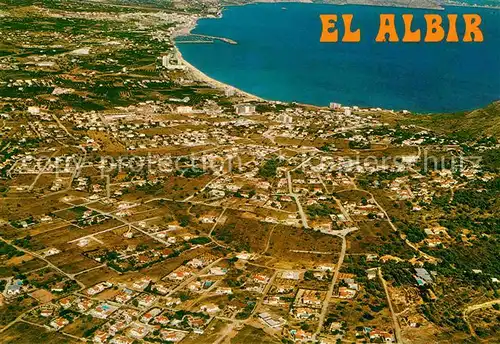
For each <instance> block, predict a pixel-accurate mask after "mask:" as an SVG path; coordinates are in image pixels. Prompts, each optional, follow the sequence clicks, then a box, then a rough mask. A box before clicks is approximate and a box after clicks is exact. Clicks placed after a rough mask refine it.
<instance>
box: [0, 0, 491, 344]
mask: <svg viewBox="0 0 500 344" xmlns="http://www.w3.org/2000/svg"><path fill="white" fill-rule="evenodd" d="M250 2H255V1H250V0H248V1H244V0H233V1H228V0H94V1H92V0H0V37H1V39H0V343H16V344H18V343H20V344H25V343H57V344H58V343H80V342H87V343H97V344H103V343H111V344H136V343H137V344H139V343H152V344H153V343H182V344H190V343H192V344H194V343H197V344H198V343H207V344H209V343H214V344H226V343H229V344H247V343H248V344H251V343H266V344H273V343H407V344H413V343H416V344H428V343H450V344H451V343H499V342H500V261H499V258H500V88H498V86H499V85H500V72H499V71H500V69H499V65H498V63H500V58H499V55H498V52H495V53H493V54H496V55H494V57H493V58H491V59H488V60H486V59H487V56H486V55H485V56H482V54H479V53H478V51H472V53H471V54H475V56H476V58H477V59H478V62H477V63H472V64H474V65H475V67H474V68H482V69H483V70H485V71H486V72H485V74H484V75H481V76H480V78H478V80H473V81H470V84H469V85H468V86H463V85H465V84H467V83H466V82H465V81H460V80H458V81H457V80H456V79H453V83H456V85H457V88H460V90H457V91H455V90H453V89H447V90H443V93H442V94H441V93H439V92H441V91H440V90H439V88H443V87H441V86H440V87H439V88H437V89H436V91H434V90H433V91H432V92H429V93H432V94H429V97H433V98H432V99H431V100H428V101H425V100H424V99H423V98H419V97H423V96H424V94H423V93H422V92H420V89H419V88H416V87H419V86H418V85H417V86H413V85H412V86H411V88H412V89H413V90H416V91H415V92H414V93H415V94H414V98H411V99H412V102H410V101H408V99H409V98H405V97H406V95H408V94H413V93H412V90H411V89H409V90H402V89H401V88H400V86H398V87H397V89H395V90H390V89H389V87H388V86H387V87H388V88H387V89H385V88H384V87H385V86H384V84H377V85H376V86H374V87H371V88H367V89H366V90H360V92H364V93H363V95H362V96H359V97H360V98H363V100H360V101H359V102H358V103H355V99H356V98H355V97H354V96H352V94H347V93H346V98H344V99H345V100H344V99H343V98H342V94H340V93H339V94H338V95H337V94H336V93H332V94H335V97H331V98H330V99H329V101H326V100H325V101H323V99H317V101H316V98H314V97H316V96H317V95H318V94H320V93H321V91H322V90H318V92H319V93H314V94H312V93H308V92H307V89H308V87H309V86H308V85H309V83H311V84H313V83H314V81H311V80H309V79H307V78H306V77H304V74H301V75H300V77H297V78H298V79H300V80H301V81H298V82H295V83H294V82H291V81H288V79H286V80H285V79H281V76H280V77H278V76H275V75H274V76H273V77H269V83H267V82H265V81H264V80H263V79H262V78H263V76H262V75H263V74H261V73H262V70H264V69H266V68H269V69H272V68H274V67H273V66H272V65H273V64H271V63H270V64H269V66H266V64H265V63H262V62H259V61H260V60H259V61H256V60H255V59H252V58H251V57H249V56H246V55H245V56H243V57H242V55H237V53H236V52H237V51H239V50H237V49H244V47H243V45H244V44H250V43H248V42H249V40H250V38H248V37H247V33H240V35H239V36H238V37H237V38H238V39H236V38H235V37H236V36H234V37H233V36H232V35H231V34H230V33H228V34H227V35H224V36H222V35H214V34H213V33H212V32H215V30H213V31H210V27H209V26H210V25H220V23H221V21H223V20H224V19H222V17H223V16H224V13H225V11H226V10H227V11H228V19H227V20H234V19H231V18H234V13H236V12H231V11H237V12H238V13H242V11H269V12H273V13H275V12H276V13H279V14H280V15H283V16H285V15H291V16H295V13H298V10H299V9H301V10H302V9H303V8H307V9H309V8H311V9H312V8H315V6H321V7H319V9H320V11H323V12H325V11H330V12H332V11H334V10H337V11H340V10H339V8H342V6H339V5H342V4H345V3H347V4H349V5H348V6H351V5H352V6H358V7H359V8H362V9H361V10H360V11H371V9H375V10H376V11H379V8H380V6H370V5H374V4H375V5H382V6H386V7H385V9H384V10H383V11H386V12H387V11H391V10H390V8H392V7H394V8H396V7H397V8H398V11H400V10H401V7H408V6H411V7H412V10H413V9H415V10H416V11H417V10H419V11H420V10H423V9H429V10H431V9H432V10H435V11H439V10H440V9H439V8H440V7H441V6H444V4H447V6H448V5H450V6H453V7H452V11H455V12H457V13H462V12H464V11H465V12H467V13H469V12H477V13H481V14H482V18H483V22H484V25H485V29H484V30H485V31H484V36H485V44H488V39H489V38H490V39H489V41H490V42H492V41H494V40H495V39H496V41H494V42H498V36H495V37H492V36H493V35H497V34H498V33H499V31H498V22H495V24H494V26H495V28H496V29H495V30H496V31H494V32H493V34H490V36H488V32H486V30H487V29H488V18H490V17H491V18H496V19H498V15H499V14H500V10H499V9H498V7H499V6H498V5H499V4H498V2H497V1H496V0H491V1H489V0H484V1H481V0H477V1H475V2H474V1H472V0H462V1H438V0H418V1H417V0H415V1H408V0H405V1H400V0H384V1H380V2H379V1H375V0H366V1H363V0H360V1H323V2H326V3H330V5H318V4H289V3H286V4H285V3H284V2H281V1H266V2H268V3H267V4H258V5H255V4H253V5H250V6H239V5H246V4H247V3H250ZM275 2H279V4H276V3H275ZM297 2H317V1H297ZM408 3H410V4H408ZM325 6H326V7H325ZM328 6H332V7H328ZM468 6H474V8H472V7H468ZM358 7H353V8H354V9H356V8H358ZM495 7H496V8H495ZM227 8H229V9H227ZM235 8H237V9H235ZM476 8H477V10H476ZM406 10H410V9H408V8H407V9H406ZM351 11H353V10H351ZM231 13H233V14H231ZM252 13H254V12H252ZM377 13H378V12H377ZM398 13H399V12H398ZM314 16H315V17H316V14H314ZM242 20H243V19H242ZM253 20H254V21H257V22H259V23H258V24H259V25H269V21H267V23H262V22H266V20H263V19H255V18H254V19H253ZM283 20H285V19H283ZM357 20H358V21H359V20H360V19H359V18H358V19H357ZM207 21H208V22H207ZM211 23H219V24H211ZM198 24H199V25H200V27H199V28H198V29H196V30H201V29H203V28H205V29H206V30H207V31H206V32H207V33H206V34H205V33H201V32H198V31H196V33H193V30H195V28H196V27H197V25H198ZM316 24H317V25H318V27H315V28H316V29H318V28H319V29H318V30H317V31H315V32H313V35H314V37H315V39H317V42H316V41H315V42H314V44H318V46H319V44H320V43H319V39H320V26H321V22H320V20H319V17H318V18H317V22H316V21H315V22H314V25H316ZM228 25H229V24H228ZM353 25H354V24H353ZM489 25H491V21H490V24H489ZM251 30H253V28H252V29H251ZM297 30H300V28H298V29H297ZM375 33H376V32H375ZM240 36H241V37H240ZM261 42H262V41H261ZM277 44H279V43H277ZM458 44H460V46H459V47H460V49H483V48H480V47H479V43H470V44H469V45H467V43H458ZM462 44H463V45H462ZM265 46H266V45H265V44H264V43H261V45H259V47H261V49H260V48H259V53H262V52H265V51H266V50H265V49H266V48H265ZM444 46H446V44H443V45H441V47H444ZM485 46H487V45H485ZM321 47H324V45H322V46H321ZM350 47H352V45H351V46H349V47H348V49H351V48H350ZM436 47H437V45H434V46H432V47H431V48H430V49H435V48H436ZM413 48H414V46H413ZM413 48H410V49H413ZM496 48H498V45H497V46H496ZM198 49H199V50H198ZM205 49H212V50H205ZM215 49H220V50H215ZM227 49H234V50H227ZM311 49H312V48H311ZM318 49H335V48H334V47H332V46H331V45H330V46H327V47H326V48H318ZM339 49H340V48H339ZM422 49H424V48H422ZM209 51H210V53H211V54H212V57H208V55H206V54H208V52H209ZM228 51H229V52H228ZM231 51H232V53H231ZM329 51H330V50H329ZM219 52H220V55H218V54H219ZM233 53H234V56H237V57H234V59H235V60H236V59H237V60H238V61H239V62H238V61H237V62H238V63H241V64H243V63H244V64H251V65H252V70H250V69H249V70H246V71H242V72H238V73H246V76H243V74H241V75H240V74H238V75H235V74H234V73H236V72H235V71H233V70H231V71H230V73H229V74H231V75H228V76H227V79H226V78H225V77H222V73H223V72H224V70H226V71H227V70H230V68H231V66H229V62H228V64H227V68H228V69H224V66H218V65H217V64H216V62H217V60H218V59H220V61H226V60H227V59H229V58H230V57H231V54H233ZM431 53H434V52H431ZM245 54H246V53H245ZM389 54H391V55H393V54H394V53H393V52H389ZM464 54H465V53H464ZM376 55H377V54H374V57H372V56H371V55H367V57H369V58H370V59H371V58H373V59H375V58H376ZM315 56H316V55H315ZM346 56H347V55H346ZM349 56H351V55H349ZM297 58H299V57H297ZM465 58H467V59H469V58H470V57H469V56H465ZM482 58H484V59H485V60H484V61H485V62H481V61H483V60H481V59H482ZM203 59H205V60H204V61H205V62H206V61H209V62H206V63H207V65H206V66H205V67H206V69H204V68H199V67H200V66H201V64H203V63H205V62H204V61H201V60H203ZM290 59H291V57H290ZM457 59H458V57H457ZM228 61H229V60H228ZM453 61H454V59H449V60H446V62H445V64H448V65H450V68H452V67H453V66H452V65H453ZM486 61H488V62H486ZM491 61H493V62H491ZM492 63H497V64H496V65H494V64H492ZM195 66H197V67H195ZM233 67H234V66H233ZM240 67H241V65H240V64H238V65H237V66H236V67H235V68H236V69H238V68H240ZM375 67H376V66H375ZM375 67H374V68H375ZM455 67H456V68H458V69H461V70H464V73H466V71H465V69H466V67H464V65H457V66H455ZM309 68H311V74H310V75H313V73H314V72H313V71H312V68H313V66H305V69H306V70H308V69H309ZM345 68H350V67H349V66H348V65H346V66H345ZM398 68H399V67H398ZM439 68H442V67H439ZM471 68H473V67H471ZM382 69H383V68H382V67H380V68H379V70H378V72H380V73H382V72H383V71H382ZM295 72H296V73H298V71H295ZM280 73H281V72H280ZM290 73H292V72H290ZM339 73H340V72H339ZM349 73H352V71H350V70H349ZM364 73H368V71H365V72H364ZM397 73H404V72H403V71H398V72H397ZM416 73H421V71H416ZM433 73H434V74H436V73H439V71H436V70H434V71H433ZM474 73H476V72H475V71H474ZM443 74H446V73H443ZM448 74H451V73H448ZM448 74H447V75H446V76H444V77H443V78H448V77H449V75H448ZM209 75H210V76H209ZM280 75H281V74H280ZM339 75H340V74H339ZM401 75H403V74H401ZM421 75H422V79H423V78H425V77H426V76H425V75H424V74H421ZM466 75H467V74H466ZM218 76H221V78H218ZM252 76H255V77H258V78H260V79H261V82H260V83H258V85H257V84H256V83H255V84H254V86H252V85H250V84H251V83H252V82H253V81H252V80H253V79H251V77H252ZM233 77H234V79H235V80H236V79H238V80H239V81H241V84H238V83H237V82H236V81H235V84H232V83H230V82H229V81H228V80H233V79H231V78H233ZM468 77H469V76H467V78H468ZM283 78H284V77H283ZM370 78H374V76H373V75H371V74H370ZM450 78H451V76H450ZM488 78H490V79H488ZM271 79H272V80H271ZM415 79H418V78H415ZM450 80H451V79H450ZM357 81H359V82H360V83H361V84H362V83H366V80H365V79H362V78H360V79H357V78H355V77H353V78H352V80H350V81H345V82H344V81H343V82H342V83H341V82H337V83H338V84H339V85H340V84H343V85H344V86H345V88H346V90H347V88H348V87H351V86H352V87H355V88H358V89H359V88H360V85H358V84H354V83H355V82H357ZM414 81H415V80H414ZM416 81H418V82H420V81H421V80H420V79H419V80H416ZM416 81H415V82H416ZM280 82H281V83H282V84H288V86H289V87H290V89H292V88H293V87H298V88H299V89H301V90H302V91H301V94H298V95H297V96H296V97H295V96H294V95H292V94H291V91H290V92H288V93H286V94H285V93H283V94H281V93H279V92H281V90H282V89H284V88H285V86H286V85H284V86H282V87H281V88H280V87H278V86H276V85H278V84H279V83H280ZM373 82H374V83H375V82H376V81H375V80H374V81H373ZM230 84H231V86H230ZM271 84H272V85H273V86H272V87H269V86H268V85H271ZM316 84H318V82H316ZM266 85H267V86H266ZM322 85H323V86H321V87H323V88H324V89H329V87H330V86H328V87H327V86H324V84H322ZM247 86H248V87H247ZM311 87H312V86H311ZM414 87H415V88H414ZM426 87H427V86H426ZM466 87H469V89H467V88H466ZM492 88H493V89H492ZM337 90H342V87H341V85H340V86H338V87H337ZM445 91H446V92H445ZM469 91H470V92H471V94H475V93H473V92H481V93H482V94H483V95H486V96H485V98H477V97H475V96H470V97H467V96H464V94H466V93H467V92H469ZM272 92H275V93H272ZM294 92H295V91H294ZM332 92H333V91H332ZM346 92H347V91H346ZM377 92H380V96H377V98H370V96H369V94H371V93H373V94H375V93H377ZM459 92H461V93H459ZM382 93H383V94H382ZM417 93H418V94H417ZM271 94H276V96H275V97H272V95H271ZM360 94H361V93H360ZM365 94H366V96H365ZM358 95H359V94H358ZM301 97H303V98H301ZM307 97H309V98H307ZM398 97H399V98H398ZM290 99H296V101H291V100H290ZM309 99H310V100H311V103H309V102H308V100H309ZM413 100H414V101H413ZM441 100H442V103H439V102H440V101H441ZM405 102H408V103H407V104H408V105H407V107H405V108H400V107H399V104H402V103H405ZM477 102H479V103H481V106H476V103H477ZM386 104H387V105H386ZM468 104H469V105H468ZM392 105H394V107H392ZM391 108H394V109H393V110H391ZM452 108H453V109H455V108H456V111H446V110H447V109H452ZM434 109H435V110H434ZM441 109H442V110H443V111H440V110H441ZM426 110H428V111H426Z"/></svg>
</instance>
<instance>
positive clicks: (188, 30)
mask: <svg viewBox="0 0 500 344" xmlns="http://www.w3.org/2000/svg"><path fill="white" fill-rule="evenodd" d="M209 18H210V17H197V18H195V19H193V21H192V22H191V23H189V25H186V26H185V27H181V28H180V29H179V30H178V31H176V32H174V33H173V34H172V36H171V39H172V44H173V46H174V51H175V54H176V56H177V59H178V60H179V62H180V63H181V64H182V65H183V66H185V67H186V68H187V69H188V70H189V72H190V73H191V76H192V77H193V80H195V81H200V82H204V83H206V84H208V85H209V86H211V87H213V88H216V89H219V90H221V91H226V90H234V93H235V95H240V96H243V97H246V98H248V99H247V101H259V102H267V101H269V100H267V99H264V98H261V97H259V96H256V95H254V94H251V93H249V92H245V91H243V90H241V89H239V88H237V87H234V86H232V85H229V84H226V83H224V82H222V81H219V80H216V79H214V78H212V77H210V76H208V75H207V74H205V73H203V72H202V71H201V70H200V69H198V68H196V67H195V66H194V65H192V64H191V63H189V62H188V61H187V60H186V59H185V58H184V56H182V53H181V51H180V49H179V47H178V46H177V44H176V42H175V39H176V38H177V37H179V36H186V35H190V34H192V31H193V30H194V29H196V26H197V25H198V20H200V19H209ZM217 18H218V19H220V18H222V11H221V12H220V13H219V14H218V16H217V17H214V19H217Z"/></svg>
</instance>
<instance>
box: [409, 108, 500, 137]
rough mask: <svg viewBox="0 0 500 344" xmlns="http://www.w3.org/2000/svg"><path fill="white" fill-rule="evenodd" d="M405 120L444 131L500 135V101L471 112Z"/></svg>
mask: <svg viewBox="0 0 500 344" xmlns="http://www.w3.org/2000/svg"><path fill="white" fill-rule="evenodd" d="M403 121H404V122H405V123H408V124H415V125H419V126H422V127H426V128H429V129H432V130H433V131H437V132H443V133H444V132H446V133H456V134H463V135H471V136H474V137H478V136H485V135H492V136H497V137H500V101H496V102H494V103H492V104H490V105H488V106H486V107H485V108H482V109H477V110H474V111H471V112H464V113H453V114H433V115H415V116H412V117H411V118H408V119H407V120H403Z"/></svg>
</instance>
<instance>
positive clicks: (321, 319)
mask: <svg viewBox="0 0 500 344" xmlns="http://www.w3.org/2000/svg"><path fill="white" fill-rule="evenodd" d="M346 250H347V241H346V240H345V237H342V251H341V252H340V257H339V260H338V262H337V267H336V269H335V273H334V275H333V279H332V283H330V288H329V289H328V292H327V294H326V298H325V301H323V308H322V309H321V314H320V316H319V320H318V328H317V329H316V332H315V333H314V336H313V340H317V336H318V335H319V333H320V332H321V329H322V328H323V323H324V322H325V318H326V315H327V313H328V304H329V303H330V299H331V298H332V295H333V290H334V288H335V284H336V283H337V280H338V278H339V273H340V268H341V267H342V264H343V263H344V258H345V252H346Z"/></svg>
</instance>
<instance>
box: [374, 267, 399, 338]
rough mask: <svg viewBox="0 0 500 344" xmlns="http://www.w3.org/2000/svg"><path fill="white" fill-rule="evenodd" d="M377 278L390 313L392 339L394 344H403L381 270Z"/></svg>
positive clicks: (379, 269)
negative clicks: (393, 338) (392, 328)
mask: <svg viewBox="0 0 500 344" xmlns="http://www.w3.org/2000/svg"><path fill="white" fill-rule="evenodd" d="M378 278H379V279H380V282H382V286H383V287H384V291H385V296H386V297H387V304H388V305H389V310H390V311H391V316H392V323H393V327H394V337H395V338H396V343H401V344H402V343H403V338H402V336H401V327H400V326H399V321H398V318H397V316H396V313H395V312H394V308H393V307H392V300H391V296H390V295H389V289H388V288H387V283H386V282H385V279H384V276H382V269H381V268H380V267H379V268H378Z"/></svg>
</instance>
